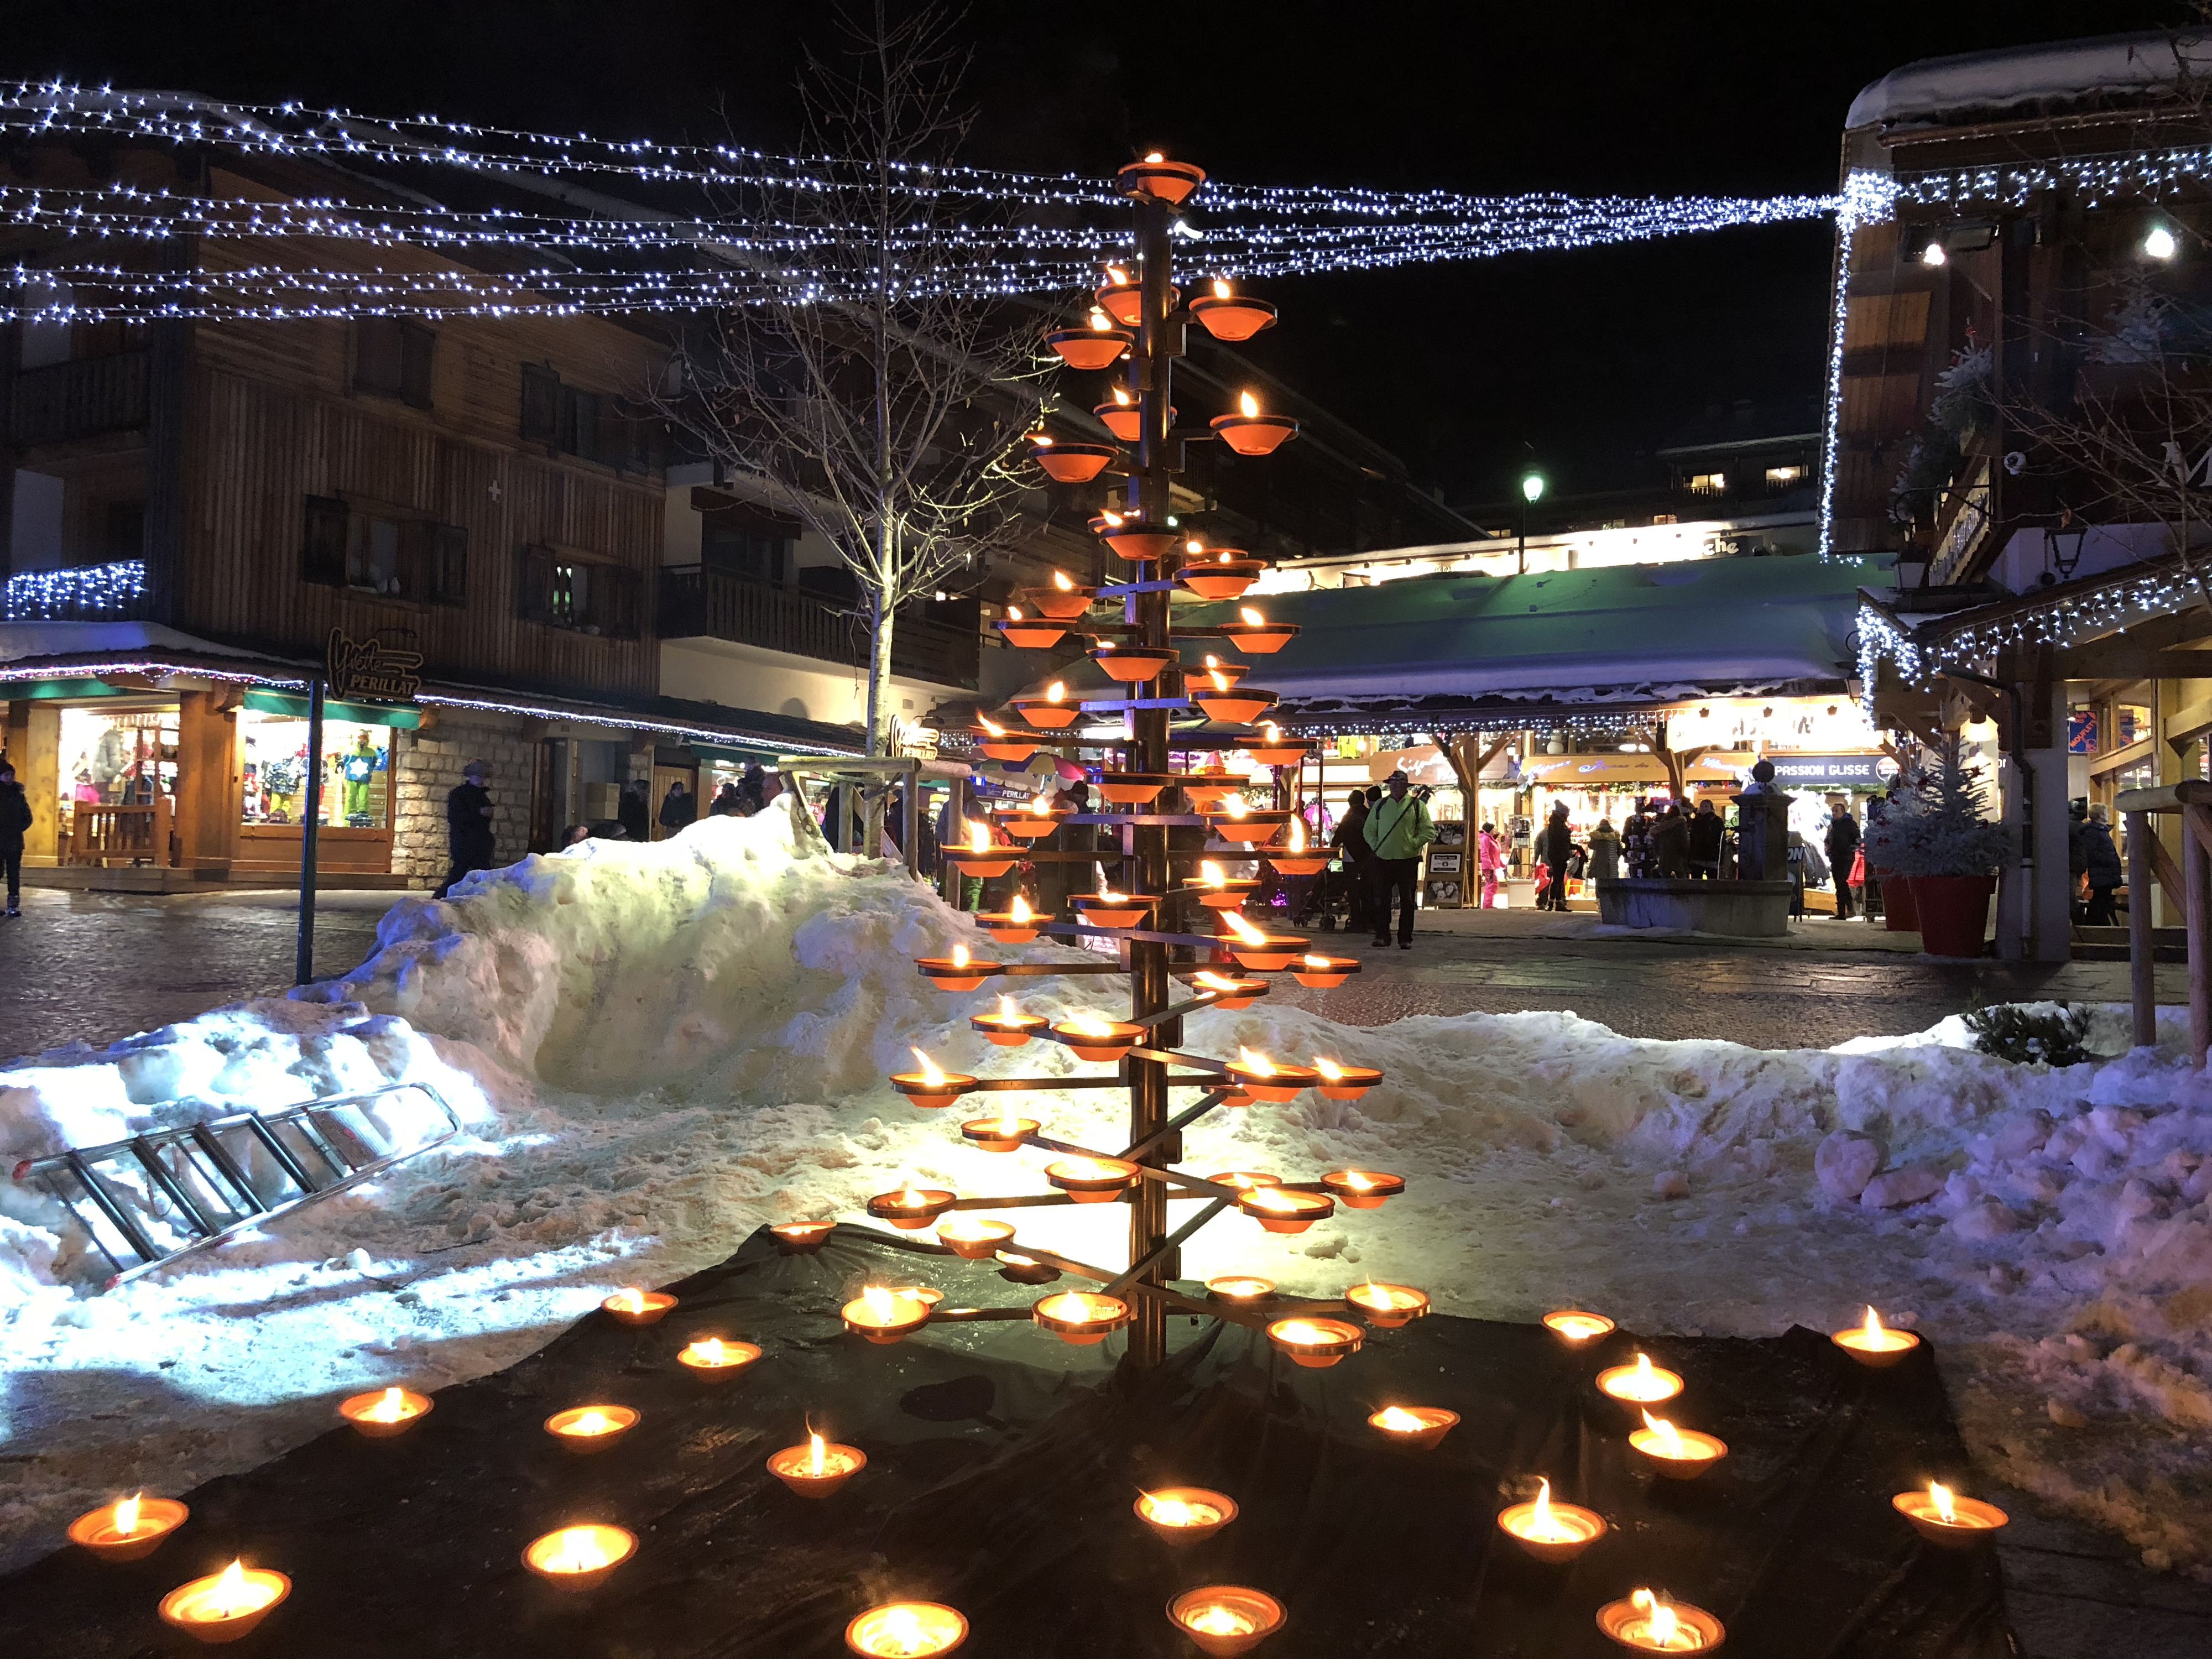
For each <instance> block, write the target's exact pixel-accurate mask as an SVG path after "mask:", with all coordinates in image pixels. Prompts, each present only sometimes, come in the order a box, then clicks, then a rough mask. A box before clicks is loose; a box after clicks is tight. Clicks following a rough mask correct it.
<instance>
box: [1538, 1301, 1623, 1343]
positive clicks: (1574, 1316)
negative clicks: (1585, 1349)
mask: <svg viewBox="0 0 2212 1659" xmlns="http://www.w3.org/2000/svg"><path fill="white" fill-rule="evenodd" d="M1544 1328H1545V1329H1547V1330H1548V1331H1550V1332H1551V1333H1552V1334H1553V1335H1554V1336H1556V1337H1558V1338H1559V1340H1560V1341H1562V1342H1564V1343H1565V1344H1566V1345H1567V1346H1569V1347H1571V1348H1579V1347H1581V1346H1583V1343H1585V1342H1588V1341H1590V1340H1593V1339H1595V1338H1597V1337H1601V1336H1603V1335H1604V1334H1606V1333H1607V1331H1610V1330H1612V1329H1613V1321H1611V1320H1610V1319H1607V1317H1606V1316H1604V1315H1603V1314H1594V1313H1584V1312H1583V1311H1582V1310H1580V1309H1577V1308H1563V1309H1561V1310H1559V1311H1558V1312H1557V1313H1547V1314H1546V1315H1545V1316H1544Z"/></svg>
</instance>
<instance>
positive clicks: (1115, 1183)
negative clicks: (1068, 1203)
mask: <svg viewBox="0 0 2212 1659" xmlns="http://www.w3.org/2000/svg"><path fill="white" fill-rule="evenodd" d="M1044 1178H1045V1179H1046V1180H1047V1181H1048V1182H1050V1183H1051V1184H1052V1185H1054V1186H1055V1187H1057V1188H1060V1191H1062V1192H1063V1193H1066V1194H1067V1195H1068V1196H1069V1197H1070V1198H1072V1199H1073V1200H1075V1201H1076V1202H1077V1203H1078V1204H1110V1203H1112V1202H1113V1201H1114V1200H1116V1199H1118V1198H1119V1197H1121V1194H1123V1193H1125V1192H1127V1190H1128V1189H1129V1188H1130V1187H1131V1186H1133V1185H1134V1184H1135V1183H1136V1182H1138V1181H1139V1180H1141V1179H1143V1177H1142V1176H1139V1174H1138V1173H1137V1166H1136V1165H1135V1164H1132V1163H1130V1162H1128V1161H1127V1159H1126V1158H1061V1159H1060V1160H1059V1161H1057V1162H1056V1163H1052V1164H1046V1165H1045V1166H1044Z"/></svg>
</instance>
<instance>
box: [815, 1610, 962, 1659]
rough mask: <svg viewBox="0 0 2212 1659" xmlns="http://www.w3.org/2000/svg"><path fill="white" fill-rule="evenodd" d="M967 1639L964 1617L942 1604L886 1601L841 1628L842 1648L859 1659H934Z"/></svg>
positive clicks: (957, 1611) (958, 1611)
mask: <svg viewBox="0 0 2212 1659" xmlns="http://www.w3.org/2000/svg"><path fill="white" fill-rule="evenodd" d="M967 1639H968V1619H967V1615H966V1614H964V1613H962V1612H961V1611H960V1610H959V1609H958V1608H957V1607H946V1606H945V1603H943V1602H942V1601H887V1602H885V1603H884V1605H883V1606H881V1607H870V1608H869V1609H868V1610H867V1611H866V1613H861V1614H860V1616H859V1617H858V1618H856V1619H854V1620H853V1622H852V1623H851V1624H849V1625H848V1626H845V1647H846V1649H847V1650H848V1652H852V1653H857V1654H859V1655H860V1656H861V1659H937V1656H938V1655H939V1654H943V1653H950V1652H951V1651H952V1650H953V1649H955V1648H957V1647H958V1646H959V1645H960V1644H962V1643H963V1642H964V1641H966V1640H967Z"/></svg>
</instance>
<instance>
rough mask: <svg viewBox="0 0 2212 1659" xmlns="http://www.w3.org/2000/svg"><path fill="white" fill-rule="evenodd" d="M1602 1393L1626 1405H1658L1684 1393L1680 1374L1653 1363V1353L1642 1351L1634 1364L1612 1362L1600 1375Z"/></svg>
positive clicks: (1599, 1384)
mask: <svg viewBox="0 0 2212 1659" xmlns="http://www.w3.org/2000/svg"><path fill="white" fill-rule="evenodd" d="M1597 1386H1598V1388H1599V1389H1600V1391H1601V1392H1602V1393H1604V1394H1607V1395H1611V1396H1612V1397H1613V1399H1615V1400H1618V1401H1620V1402H1621V1403H1622V1404H1624V1405H1632V1406H1656V1405H1657V1404H1659V1403H1660V1401H1664V1400H1672V1399H1673V1398H1674V1396H1675V1395H1678V1394H1680V1393H1681V1392H1682V1378H1681V1376H1680V1373H1678V1372H1675V1371H1670V1370H1667V1369H1666V1368H1665V1367H1663V1366H1660V1365H1654V1364H1652V1363H1651V1356H1650V1354H1648V1353H1639V1354H1638V1355H1637V1356H1636V1363H1635V1364H1633V1365H1613V1366H1608V1367H1607V1369H1606V1370H1601V1371H1600V1372H1599V1373H1598V1374H1597Z"/></svg>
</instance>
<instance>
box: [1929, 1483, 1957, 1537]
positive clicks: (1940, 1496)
mask: <svg viewBox="0 0 2212 1659" xmlns="http://www.w3.org/2000/svg"><path fill="white" fill-rule="evenodd" d="M1928 1501H1929V1503H1931V1504H1935V1506H1936V1519H1937V1520H1938V1521H1941V1522H1942V1523H1943V1524H1944V1525H1945V1526H1947V1527H1951V1526H1956V1525H1957V1524H1958V1522H1959V1510H1958V1507H1957V1505H1956V1504H1954V1503H1953V1502H1952V1501H1951V1489H1950V1488H1949V1487H1948V1486H1944V1485H1943V1484H1942V1482H1941V1481H1936V1480H1930V1481H1929V1483H1928Z"/></svg>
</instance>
